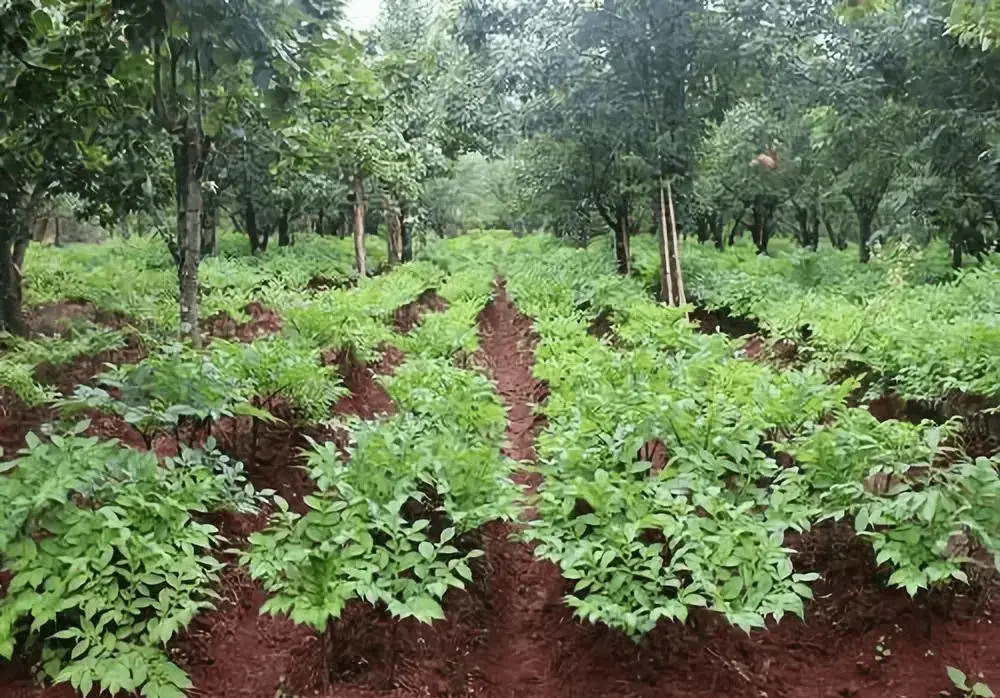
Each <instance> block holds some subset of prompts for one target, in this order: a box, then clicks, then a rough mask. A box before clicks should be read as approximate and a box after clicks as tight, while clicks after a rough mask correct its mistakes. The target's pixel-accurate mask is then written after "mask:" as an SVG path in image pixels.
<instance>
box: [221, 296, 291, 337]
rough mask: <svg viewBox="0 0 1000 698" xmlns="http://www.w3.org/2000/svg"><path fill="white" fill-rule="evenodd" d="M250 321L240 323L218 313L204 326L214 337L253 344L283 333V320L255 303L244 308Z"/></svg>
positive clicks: (224, 314)
mask: <svg viewBox="0 0 1000 698" xmlns="http://www.w3.org/2000/svg"><path fill="white" fill-rule="evenodd" d="M244 310H245V311H246V313H247V314H248V315H249V316H250V320H249V321H248V322H244V323H238V322H236V320H234V319H233V318H231V317H230V316H229V315H228V314H227V313H218V314H217V315H213V316H212V317H210V318H207V319H206V320H205V321H204V322H203V323H202V326H203V328H204V330H205V331H206V332H207V333H208V334H209V335H211V336H212V337H218V338H219V339H230V340H236V341H239V342H252V341H254V340H255V339H260V338H261V337H268V336H270V335H273V334H277V333H279V332H281V318H280V317H279V316H278V314H277V313H275V312H274V311H272V310H269V309H268V308H265V307H264V306H263V305H262V304H260V303H258V302H256V301H254V302H253V303H250V304H248V305H247V307H246V308H244Z"/></svg>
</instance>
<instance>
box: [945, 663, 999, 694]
mask: <svg viewBox="0 0 1000 698" xmlns="http://www.w3.org/2000/svg"><path fill="white" fill-rule="evenodd" d="M948 678H949V679H950V680H951V684H952V686H954V687H955V690H957V691H961V693H960V694H959V695H961V696H962V698H993V696H994V695H996V694H994V693H993V689H991V688H990V687H989V686H987V685H986V684H985V683H983V682H982V681H977V682H976V683H973V684H971V685H970V684H969V677H968V676H966V674H965V672H963V671H962V670H960V669H956V668H955V667H953V666H950V667H948Z"/></svg>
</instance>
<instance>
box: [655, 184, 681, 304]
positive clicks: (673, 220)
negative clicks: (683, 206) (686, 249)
mask: <svg viewBox="0 0 1000 698" xmlns="http://www.w3.org/2000/svg"><path fill="white" fill-rule="evenodd" d="M661 193H662V192H661ZM667 202H668V204H669V206H670V228H671V236H672V238H673V241H674V263H675V264H676V265H677V305H679V306H680V305H687V295H686V294H685V293H684V273H683V272H682V271H681V241H680V239H679V238H678V237H677V217H676V216H675V215H674V192H673V189H672V188H671V186H670V180H669V179H668V180H667Z"/></svg>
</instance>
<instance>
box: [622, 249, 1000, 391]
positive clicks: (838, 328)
mask: <svg viewBox="0 0 1000 698" xmlns="http://www.w3.org/2000/svg"><path fill="white" fill-rule="evenodd" d="M644 242H648V241H644ZM644 242H640V243H638V244H637V246H636V250H637V254H638V255H639V256H640V258H641V259H642V260H643V262H642V265H643V267H644V269H645V270H646V276H647V277H649V278H650V279H651V278H652V277H653V275H655V273H656V271H655V260H656V257H655V255H656V253H655V250H653V249H652V246H651V245H648V244H644ZM921 259H922V256H921V255H920V253H918V252H915V251H910V252H906V251H897V252H895V253H894V254H893V255H891V256H889V257H888V258H886V259H883V260H881V261H880V262H878V263H876V264H875V265H874V267H873V268H869V267H867V266H865V265H859V264H857V263H856V262H855V261H854V260H853V259H851V258H850V257H849V255H847V254H846V253H842V252H838V251H835V250H825V251H823V252H821V253H819V254H813V253H804V252H788V253H784V254H778V255H775V256H757V255H755V254H753V252H752V251H751V249H750V248H748V247H736V248H733V249H731V250H727V251H726V252H725V253H719V252H717V251H716V250H714V249H709V248H707V247H704V246H699V245H689V246H688V247H687V248H686V249H685V258H684V261H685V269H686V271H687V274H688V276H687V283H688V287H689V289H690V291H691V293H692V294H693V295H694V296H695V297H696V298H697V299H698V301H699V302H700V303H702V304H704V305H705V306H707V307H708V308H709V309H713V310H716V309H723V308H724V309H726V310H728V311H729V312H730V313H732V314H733V315H737V316H745V317H751V318H754V319H755V320H757V322H758V323H760V325H761V327H762V328H763V329H764V330H765V332H766V333H767V335H768V336H769V337H770V338H771V339H773V340H780V339H790V340H792V341H794V342H796V343H798V344H801V346H800V352H801V353H802V355H803V356H805V357H806V358H808V359H811V360H813V361H814V362H816V363H817V364H818V365H820V366H821V367H823V368H824V370H825V371H826V372H827V373H828V374H829V375H838V374H840V373H842V371H843V370H844V369H845V368H847V367H849V366H851V365H857V364H860V365H862V366H864V367H866V368H867V369H868V370H870V371H871V372H872V374H873V378H874V379H875V381H874V383H873V386H872V391H873V393H872V394H873V396H874V395H875V394H876V393H884V392H890V391H891V392H896V393H898V394H900V395H901V396H902V397H904V398H910V399H933V398H939V397H944V396H946V395H948V394H949V393H950V392H952V391H963V392H966V393H971V394H977V395H984V396H989V397H997V396H1000V367H998V366H997V363H996V361H994V360H993V358H994V355H995V353H996V347H997V346H1000V283H998V281H1000V268H998V267H997V266H996V265H995V264H991V263H986V264H984V265H982V266H980V267H976V268H971V269H968V270H965V271H963V272H961V273H959V274H958V275H957V277H956V278H955V279H954V280H953V281H950V282H947V283H940V284H928V283H922V281H923V280H924V277H925V274H923V273H921V271H922V269H923V267H922V265H921ZM805 327H808V330H809V331H808V332H807V333H803V328H805Z"/></svg>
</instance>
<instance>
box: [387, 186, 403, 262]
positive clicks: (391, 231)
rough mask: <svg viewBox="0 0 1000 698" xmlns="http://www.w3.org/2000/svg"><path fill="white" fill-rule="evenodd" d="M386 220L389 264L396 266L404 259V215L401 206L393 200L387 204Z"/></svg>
mask: <svg viewBox="0 0 1000 698" xmlns="http://www.w3.org/2000/svg"><path fill="white" fill-rule="evenodd" d="M385 221H386V227H387V229H388V233H387V235H386V237H387V238H388V243H389V264H390V265H391V266H395V265H396V264H399V263H400V262H402V261H403V217H402V214H401V212H400V207H399V206H398V205H397V204H396V203H395V202H394V201H391V200H387V201H386V204H385Z"/></svg>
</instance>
